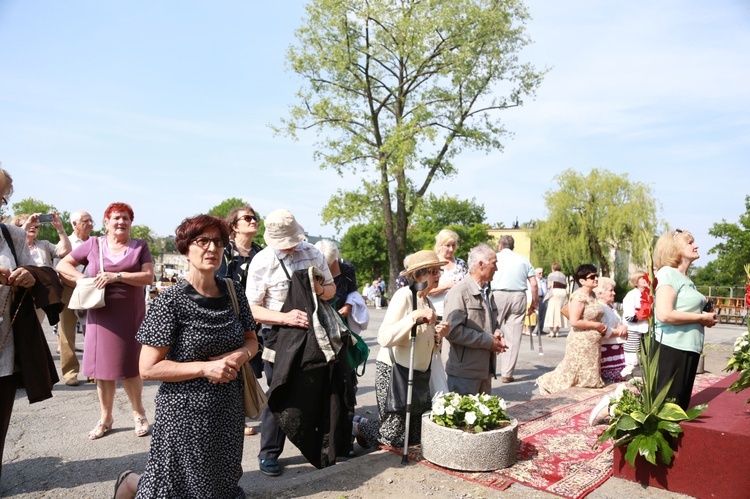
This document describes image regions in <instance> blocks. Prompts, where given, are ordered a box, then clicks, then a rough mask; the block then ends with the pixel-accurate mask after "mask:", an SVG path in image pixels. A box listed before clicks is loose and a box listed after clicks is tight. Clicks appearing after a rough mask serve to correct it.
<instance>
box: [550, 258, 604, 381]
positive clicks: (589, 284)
mask: <svg viewBox="0 0 750 499" xmlns="http://www.w3.org/2000/svg"><path fill="white" fill-rule="evenodd" d="M597 271H598V269H597V268H596V265H593V264H590V263H586V264H584V265H581V266H580V267H578V268H577V269H576V270H575V273H574V274H573V278H574V279H575V280H576V282H577V283H578V284H579V285H580V286H581V287H580V288H579V289H578V290H576V292H575V293H573V294H572V295H571V297H570V304H569V305H568V308H569V311H570V326H571V329H570V334H568V339H567V343H566V346H565V357H564V358H563V360H562V362H560V364H559V365H558V366H557V368H556V369H555V370H554V371H552V372H549V373H547V374H543V375H542V376H540V377H539V378H538V379H537V384H538V385H539V392H540V393H541V394H542V395H546V394H548V393H555V392H560V391H562V390H565V389H567V388H570V387H572V386H580V387H584V388H601V387H603V386H604V382H603V381H602V377H601V371H600V364H601V350H600V343H601V339H602V335H604V334H605V333H606V332H607V326H606V324H604V323H603V322H601V320H602V316H603V315H604V309H603V308H602V306H601V304H600V303H599V302H598V301H597V300H596V296H595V295H594V288H596V286H597V283H598V276H597Z"/></svg>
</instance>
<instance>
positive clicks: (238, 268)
mask: <svg viewBox="0 0 750 499" xmlns="http://www.w3.org/2000/svg"><path fill="white" fill-rule="evenodd" d="M225 222H226V224H227V227H229V232H230V234H229V244H228V245H227V247H226V248H224V254H223V256H222V259H221V265H220V266H219V270H217V271H216V276H217V277H229V278H231V279H232V280H233V281H234V282H238V283H240V284H241V285H242V289H243V290H244V289H245V288H246V287H247V286H246V285H247V269H248V267H249V266H250V262H251V261H252V260H253V257H254V256H255V255H256V254H258V252H259V251H260V250H262V249H263V247H262V246H261V245H260V244H258V243H256V242H254V241H253V238H254V237H255V236H256V235H258V224H259V223H260V220H259V218H258V215H257V214H256V213H255V210H254V209H253V207H252V206H250V205H245V206H240V207H238V208H234V209H233V210H232V211H230V212H229V215H227V218H226V219H225Z"/></svg>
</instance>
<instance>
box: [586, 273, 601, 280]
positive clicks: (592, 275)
mask: <svg viewBox="0 0 750 499" xmlns="http://www.w3.org/2000/svg"><path fill="white" fill-rule="evenodd" d="M596 279H599V276H598V275H596V274H589V275H587V276H586V280H587V281H595V280H596Z"/></svg>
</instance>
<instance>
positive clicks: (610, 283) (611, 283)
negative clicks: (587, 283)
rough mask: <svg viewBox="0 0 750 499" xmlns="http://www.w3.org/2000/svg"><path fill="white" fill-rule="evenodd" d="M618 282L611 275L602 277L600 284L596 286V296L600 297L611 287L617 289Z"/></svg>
mask: <svg viewBox="0 0 750 499" xmlns="http://www.w3.org/2000/svg"><path fill="white" fill-rule="evenodd" d="M616 285H617V283H616V282H615V280H614V279H611V278H609V277H600V278H599V284H598V285H597V286H596V288H594V293H596V297H597V298H600V297H601V295H602V294H604V292H605V291H607V290H608V289H609V288H612V289H615V286H616Z"/></svg>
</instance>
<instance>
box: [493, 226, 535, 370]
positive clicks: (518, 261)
mask: <svg viewBox="0 0 750 499" xmlns="http://www.w3.org/2000/svg"><path fill="white" fill-rule="evenodd" d="M514 247H515V240H514V239H513V236H500V242H499V243H498V245H497V249H498V253H497V272H495V276H494V278H493V279H492V285H491V286H492V295H493V296H494V297H495V303H496V304H497V310H498V315H497V320H498V326H497V327H498V328H499V329H501V330H502V331H503V333H504V335H505V343H506V344H508V347H509V348H508V350H506V351H504V352H503V353H502V354H500V374H501V376H502V382H503V383H512V382H513V381H515V379H514V378H513V372H514V371H515V369H516V362H517V361H518V352H519V351H520V348H521V336H522V334H523V318H524V314H526V301H527V300H526V289H527V288H529V289H530V290H531V306H530V307H529V313H533V312H534V311H535V310H536V309H537V308H538V307H539V287H538V285H537V282H536V272H535V271H534V267H532V266H531V263H530V262H529V260H528V258H526V257H524V256H523V255H519V254H518V253H515V252H514V251H513V248H514Z"/></svg>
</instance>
